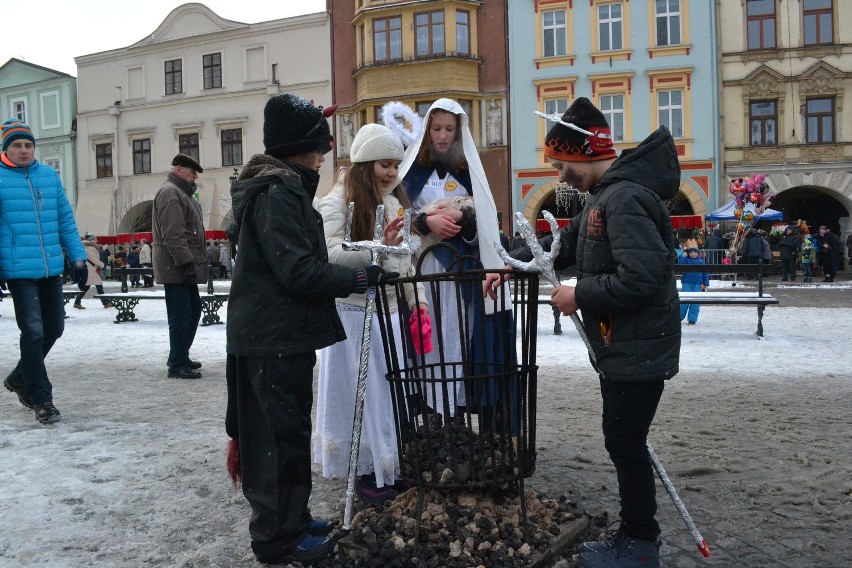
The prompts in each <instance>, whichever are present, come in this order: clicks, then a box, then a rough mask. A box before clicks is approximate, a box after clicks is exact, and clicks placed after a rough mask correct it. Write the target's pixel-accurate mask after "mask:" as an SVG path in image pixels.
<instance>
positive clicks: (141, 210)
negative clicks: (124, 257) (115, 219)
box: [116, 200, 154, 234]
mask: <svg viewBox="0 0 852 568" xmlns="http://www.w3.org/2000/svg"><path fill="white" fill-rule="evenodd" d="M153 206H154V202H153V201H150V200H149V201H143V202H142V203H137V204H136V205H134V206H132V207H131V208H130V209H128V210H127V212H126V213H125V214H124V216H123V217H122V218H121V221H120V222H119V224H118V230H117V231H116V233H119V234H120V233H150V232H151V211H152V209H153Z"/></svg>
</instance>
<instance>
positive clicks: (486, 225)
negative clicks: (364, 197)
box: [399, 99, 505, 268]
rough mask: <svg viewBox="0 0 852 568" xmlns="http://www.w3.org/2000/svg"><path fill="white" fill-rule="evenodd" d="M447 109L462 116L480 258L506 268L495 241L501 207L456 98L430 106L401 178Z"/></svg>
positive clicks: (487, 264)
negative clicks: (434, 118)
mask: <svg viewBox="0 0 852 568" xmlns="http://www.w3.org/2000/svg"><path fill="white" fill-rule="evenodd" d="M436 109H437V110H443V111H446V112H449V113H452V114H456V115H458V116H459V117H461V120H460V122H461V138H462V148H463V150H464V157H465V160H466V161H467V167H468V170H469V172H470V181H471V185H473V187H470V188H468V189H469V190H470V192H471V194H472V195H473V206H474V208H475V209H476V234H477V236H478V237H479V259H480V261H481V262H482V265H483V266H484V267H485V268H503V266H504V265H505V263H504V262H503V261H502V259H501V258H500V255H499V254H497V250H496V249H495V248H494V243H499V242H500V231H499V225H498V223H497V207H496V206H495V205H494V197H493V196H492V195H491V187H490V186H489V185H488V179H487V178H486V177H485V169H484V168H483V167H482V160H480V159H479V152H478V151H477V149H476V143H475V142H474V141H473V135H471V133H470V119H469V118H468V116H467V113H466V112H465V111H464V109H463V108H462V107H461V105H460V104H459V103H457V102H456V101H454V100H452V99H438V100H437V101H435V102H434V103H433V104H432V106H430V107H429V110H428V112H427V113H426V116H425V117H424V119H423V124H424V127H423V129H422V132H421V134H420V137H419V138H418V139H417V140H416V141H415V142H414V143H413V144H411V145H410V146H409V147H408V148H407V149H406V150H405V156H404V157H403V159H402V163H401V164H400V166H399V178H400V179H402V178H405V175H406V174H407V173H408V170H409V169H410V168H411V166H412V164H414V160H415V159H416V158H417V153H418V152H419V151H420V145H421V144H422V143H423V138H424V137H426V136H428V135H429V132H428V129H427V128H426V125H428V123H429V116H430V115H431V114H432V111H434V110H436Z"/></svg>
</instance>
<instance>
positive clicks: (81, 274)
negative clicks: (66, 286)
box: [73, 260, 89, 286]
mask: <svg viewBox="0 0 852 568" xmlns="http://www.w3.org/2000/svg"><path fill="white" fill-rule="evenodd" d="M73 275H74V282H75V283H76V284H77V285H78V286H79V285H80V284H82V285H83V286H85V285H86V280H88V279H89V269H88V268H86V261H85V260H75V261H74V272H73Z"/></svg>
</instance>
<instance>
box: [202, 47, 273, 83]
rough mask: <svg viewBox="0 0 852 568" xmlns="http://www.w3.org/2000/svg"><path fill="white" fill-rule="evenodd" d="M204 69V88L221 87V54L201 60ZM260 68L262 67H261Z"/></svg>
mask: <svg viewBox="0 0 852 568" xmlns="http://www.w3.org/2000/svg"><path fill="white" fill-rule="evenodd" d="M201 63H202V67H203V68H204V88H205V89H218V88H221V87H222V54H221V53H211V54H209V55H205V56H203V57H202V58H201ZM261 68H262V66H261Z"/></svg>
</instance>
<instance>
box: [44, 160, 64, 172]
mask: <svg viewBox="0 0 852 568" xmlns="http://www.w3.org/2000/svg"><path fill="white" fill-rule="evenodd" d="M44 164H45V165H46V166H49V167H51V168H53V170H54V171H55V172H56V175H58V176H62V167H61V166H60V165H59V164H60V161H59V158H45V159H44Z"/></svg>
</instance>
